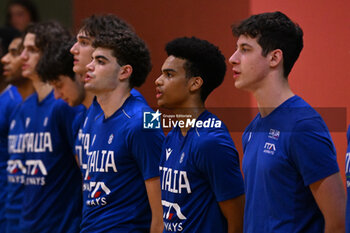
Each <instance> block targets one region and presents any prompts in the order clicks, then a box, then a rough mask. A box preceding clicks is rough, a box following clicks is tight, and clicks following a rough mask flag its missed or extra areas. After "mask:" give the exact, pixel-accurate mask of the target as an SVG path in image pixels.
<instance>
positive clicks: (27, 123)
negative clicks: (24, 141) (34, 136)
mask: <svg viewBox="0 0 350 233" xmlns="http://www.w3.org/2000/svg"><path fill="white" fill-rule="evenodd" d="M29 123H30V117H27V118H26V128H27V127H28V125H29Z"/></svg>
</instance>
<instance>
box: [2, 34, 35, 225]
mask: <svg viewBox="0 0 350 233" xmlns="http://www.w3.org/2000/svg"><path fill="white" fill-rule="evenodd" d="M21 51H22V38H21V37H19V35H18V37H16V38H14V39H13V40H12V42H11V43H10V45H9V47H8V53H7V54H5V55H4V56H3V57H2V58H1V63H2V64H3V67H4V73H3V75H4V77H5V80H6V82H7V83H10V84H11V85H12V86H10V87H9V88H8V90H7V95H8V97H9V98H7V100H11V101H8V102H7V101H5V100H4V99H1V100H0V102H1V103H2V104H4V105H1V106H2V107H4V106H6V105H7V110H6V111H4V114H3V116H4V118H5V117H6V119H7V120H6V121H4V123H5V122H6V124H1V125H2V127H4V128H2V129H4V131H3V130H1V133H2V138H3V139H1V142H4V147H2V149H4V151H3V152H1V155H3V154H4V153H9V154H8V158H7V161H4V163H7V172H6V171H5V170H4V171H5V174H6V179H7V193H6V196H4V197H3V198H1V200H4V202H5V201H6V205H5V207H6V208H5V210H6V221H7V224H6V228H1V229H3V230H4V231H5V232H19V231H20V229H19V219H20V216H21V209H22V208H21V202H22V195H23V192H22V190H23V185H24V184H23V180H24V175H25V174H24V173H22V170H21V168H22V169H23V159H24V158H23V153H21V152H19V151H13V150H12V147H11V145H12V142H13V141H12V139H13V138H15V137H18V134H19V131H17V130H18V129H21V127H20V126H19V125H20V122H19V121H20V120H19V114H16V113H17V111H18V109H19V108H20V106H19V105H20V104H21V102H22V100H25V99H26V98H27V97H28V96H29V95H31V94H33V92H34V88H33V85H32V82H31V81H30V80H29V79H27V78H24V77H23V76H22V59H21V57H20V54H21ZM4 94H5V93H4ZM3 97H4V95H1V97H0V98H3ZM6 103H8V104H6ZM10 109H13V111H11V112H9V111H8V110H10ZM16 122H17V124H16ZM10 126H11V127H10ZM5 127H6V128H5ZM7 138H9V139H10V140H9V142H10V143H8V140H7ZM5 143H6V145H5ZM8 145H9V147H8ZM5 149H6V152H5ZM3 187H5V186H3ZM4 190H6V189H2V191H4Z"/></svg>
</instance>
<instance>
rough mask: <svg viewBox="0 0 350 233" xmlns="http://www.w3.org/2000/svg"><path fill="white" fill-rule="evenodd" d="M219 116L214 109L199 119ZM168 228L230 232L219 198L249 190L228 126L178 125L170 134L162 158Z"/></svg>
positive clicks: (162, 177)
mask: <svg viewBox="0 0 350 233" xmlns="http://www.w3.org/2000/svg"><path fill="white" fill-rule="evenodd" d="M214 119H215V122H216V121H219V119H218V118H217V117H216V116H215V115H213V114H211V113H210V112H208V111H205V112H203V113H202V114H201V115H200V116H199V118H198V120H200V121H203V122H205V121H207V120H211V121H214ZM160 178H161V188H162V205H163V211H164V214H163V220H164V225H165V228H164V232H184V233H186V232H188V233H192V232H201V233H205V232H208V233H212V232H215V233H224V232H225V233H227V221H226V219H225V217H224V215H223V214H222V212H221V209H220V206H219V203H218V202H221V201H226V200H229V199H233V198H235V197H237V196H240V195H242V194H244V185H243V179H242V174H241V171H240V167H239V157H238V153H237V150H236V148H235V146H234V143H233V141H232V139H231V136H230V134H229V132H228V130H227V128H226V126H225V125H224V124H223V123H221V126H220V127H218V128H204V127H203V128H191V129H190V130H189V131H188V132H187V134H186V136H185V137H184V136H183V135H182V133H181V129H180V128H179V127H176V128H175V129H173V130H172V131H171V132H170V133H169V134H168V136H167V137H166V139H165V143H164V146H163V149H162V156H161V162H160Z"/></svg>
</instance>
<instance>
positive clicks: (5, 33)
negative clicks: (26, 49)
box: [0, 27, 22, 57]
mask: <svg viewBox="0 0 350 233" xmlns="http://www.w3.org/2000/svg"><path fill="white" fill-rule="evenodd" d="M21 36H22V35H21V33H20V32H19V31H18V30H17V29H14V28H11V27H2V28H0V45H1V47H0V57H2V56H4V55H5V54H6V53H7V52H8V47H9V45H10V44H11V42H12V41H13V40H14V39H15V38H19V37H21Z"/></svg>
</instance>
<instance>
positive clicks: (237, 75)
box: [232, 69, 241, 79]
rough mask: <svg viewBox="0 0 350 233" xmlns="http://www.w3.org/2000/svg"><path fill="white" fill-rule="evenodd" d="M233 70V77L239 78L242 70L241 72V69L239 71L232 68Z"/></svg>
mask: <svg viewBox="0 0 350 233" xmlns="http://www.w3.org/2000/svg"><path fill="white" fill-rule="evenodd" d="M232 71H233V78H234V79H237V78H238V77H239V75H240V74H241V72H239V71H237V70H235V69H232Z"/></svg>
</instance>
